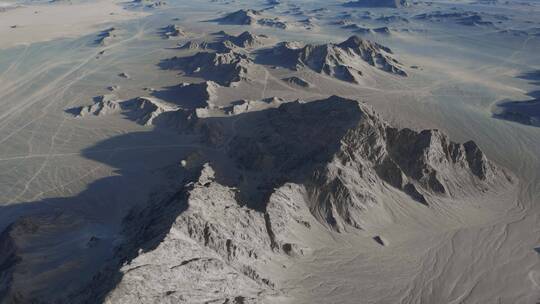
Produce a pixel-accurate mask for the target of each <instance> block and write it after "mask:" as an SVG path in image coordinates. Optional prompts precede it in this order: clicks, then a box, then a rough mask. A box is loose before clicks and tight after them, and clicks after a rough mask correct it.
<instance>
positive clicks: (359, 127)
mask: <svg viewBox="0 0 540 304" xmlns="http://www.w3.org/2000/svg"><path fill="white" fill-rule="evenodd" d="M190 119H191V120H194V121H192V122H190V124H189V125H190V127H189V129H188V130H183V132H192V133H193V134H194V135H195V134H196V135H197V136H198V137H199V138H200V142H199V143H198V144H197V145H194V146H193V147H192V148H190V149H189V152H188V153H187V154H184V156H185V160H186V163H185V165H184V167H183V168H180V169H178V168H177V169H174V170H173V171H175V172H176V171H178V172H177V173H175V174H173V175H172V177H173V181H171V182H170V184H171V185H172V186H171V187H170V188H169V189H168V190H167V191H164V192H161V193H160V194H159V195H157V196H153V197H150V198H149V202H148V204H145V205H143V206H140V207H135V208H133V209H132V211H131V212H130V213H129V215H128V216H127V217H126V218H125V219H124V222H123V227H122V229H121V234H120V235H121V237H119V238H118V239H117V240H116V241H114V242H111V241H104V240H101V239H100V238H99V237H89V238H87V239H84V243H85V245H84V246H85V248H86V250H90V251H92V250H97V249H94V248H103V247H102V246H103V244H107V245H108V246H113V247H114V250H113V253H112V256H111V257H110V258H109V259H108V261H106V262H104V261H101V262H100V263H98V264H96V265H95V267H96V268H95V270H99V272H98V273H97V274H93V273H92V272H86V274H87V275H92V276H93V277H86V278H84V280H82V281H83V282H86V283H85V284H82V285H81V286H80V287H79V288H78V289H76V290H75V291H74V290H73V289H69V290H68V291H66V293H64V294H63V293H62V292H59V293H58V294H57V297H56V298H57V302H58V303H89V302H92V303H95V302H101V301H105V302H106V303H132V302H133V301H135V299H137V298H139V297H143V298H145V299H146V298H154V299H155V298H156V297H158V298H162V299H168V301H169V300H174V299H175V300H177V301H187V302H190V300H189V299H191V300H193V301H203V300H205V299H207V296H208V293H207V291H206V290H205V291H200V292H194V291H193V290H194V289H190V284H192V282H189V278H190V277H193V276H194V275H195V276H197V277H198V278H199V284H200V283H201V282H204V284H206V285H207V286H208V288H211V289H214V288H216V290H219V291H218V292H216V293H215V294H213V297H215V298H219V299H222V300H223V301H226V300H227V299H229V300H230V299H235V298H237V297H242V298H243V299H245V300H246V301H248V300H249V301H255V302H256V301H257V299H259V297H260V296H261V295H264V294H273V293H278V291H277V289H276V288H277V287H276V285H275V282H274V279H273V278H272V277H271V275H270V274H268V273H266V272H264V267H267V265H269V264H272V263H278V264H279V259H280V258H283V257H284V256H285V257H289V256H295V255H301V254H303V250H304V249H305V245H304V244H303V241H302V240H300V239H296V238H295V237H293V236H292V235H291V234H290V231H304V232H305V233H313V232H311V230H312V229H313V227H315V226H316V225H319V226H320V225H323V226H326V227H329V228H331V229H333V230H335V231H347V230H355V229H363V228H364V227H363V224H364V223H368V222H369V221H370V219H369V217H367V216H366V214H367V213H366V211H369V209H370V208H371V207H370V206H373V204H380V203H382V201H383V200H384V199H385V198H389V197H390V195H391V194H392V193H397V194H400V195H401V194H402V197H403V199H402V201H400V203H401V204H418V203H421V204H423V205H426V206H429V205H430V203H431V202H432V201H438V200H439V199H441V198H442V199H445V200H448V199H450V200H455V201H461V200H463V199H465V198H467V197H471V196H475V195H479V194H478V193H479V189H481V190H482V191H491V190H492V189H493V187H494V186H495V185H506V184H508V183H509V181H508V180H507V178H506V176H505V174H504V173H503V172H502V171H501V170H500V169H497V168H496V167H495V166H493V165H492V164H491V163H490V162H489V161H488V160H486V158H485V156H484V155H483V153H482V152H481V151H480V150H479V149H478V147H477V146H476V145H475V144H474V143H472V142H469V143H466V144H464V145H461V144H457V143H453V142H451V141H450V140H448V138H447V137H446V136H445V135H444V134H442V133H440V132H438V131H436V130H426V131H422V132H416V131H413V130H409V129H403V130H398V129H395V128H392V127H391V126H389V125H388V124H387V123H386V122H384V121H383V120H382V119H380V118H379V117H378V116H377V115H376V114H375V113H374V112H373V111H372V110H371V109H370V108H369V107H367V106H366V105H363V104H359V103H358V102H356V101H354V100H348V99H343V98H339V97H335V96H333V97H330V98H328V99H323V100H319V101H314V102H309V103H301V102H290V103H284V104H282V105H280V106H279V107H277V108H271V109H267V110H261V111H256V112H247V113H243V114H238V115H234V116H229V117H212V118H196V117H193V118H190ZM132 136H133V135H128V137H132ZM118 140H120V141H121V140H122V139H121V138H118V139H115V141H118ZM108 145H110V143H108V142H103V143H102V144H100V145H98V146H97V147H95V149H98V150H99V149H100V148H101V147H103V146H108ZM88 156H89V157H92V154H90V153H89V154H88ZM180 177H182V178H180ZM458 190H459V191H458ZM61 201H63V203H68V202H69V199H63V200H61ZM425 208H427V207H425ZM71 218H72V219H77V217H75V216H71ZM62 219H63V217H61V216H54V215H49V214H47V213H41V212H40V213H39V214H38V215H36V216H29V217H26V218H24V219H20V220H18V221H16V222H15V223H14V224H12V225H10V226H9V227H7V228H6V229H5V230H4V232H3V233H2V235H1V239H0V245H1V246H2V253H3V254H2V255H1V256H0V257H1V258H2V260H1V261H0V265H2V269H4V273H5V274H6V276H4V277H3V282H4V283H5V284H4V286H6V288H5V289H4V290H3V291H2V292H3V295H4V299H11V300H13V301H15V300H17V301H22V302H29V301H33V300H34V299H36V298H34V297H36V296H37V295H38V294H39V293H37V294H25V293H24V290H19V289H18V288H20V285H16V284H15V285H14V283H13V278H14V277H13V274H16V273H18V272H21V271H24V269H25V265H26V264H25V263H27V262H28V260H27V258H28V255H25V252H26V251H27V250H29V248H31V246H32V245H33V244H38V243H40V242H41V243H42V244H47V243H43V242H42V240H46V239H47V237H48V235H49V234H48V232H47V231H42V230H43V229H44V228H43V227H51V228H48V229H49V230H50V229H53V230H54V229H62V231H64V232H63V234H60V236H62V235H69V233H67V232H66V227H71V226H69V225H67V223H64V221H63V220H62ZM81 221H82V223H83V224H77V225H82V226H83V227H84V226H85V225H91V224H92V222H91V221H89V220H88V219H81ZM88 221H89V222H88ZM59 223H64V224H65V225H64V224H63V225H60V226H59ZM84 223H87V224H84ZM75 224H76V221H75V222H72V223H71V225H75ZM33 227H35V228H33ZM55 227H61V228H55ZM68 230H69V229H68ZM71 230H73V231H79V230H77V229H71ZM66 233H67V234H66ZM76 236H77V234H75V235H73V236H72V237H71V238H68V237H66V238H65V239H62V238H59V239H58V241H57V242H59V243H57V244H60V245H55V246H60V247H58V248H66V249H69V248H71V247H72V246H75V247H76V248H78V246H79V245H78V243H73V242H72V239H73V238H76ZM381 242H382V241H381ZM112 244H115V245H112ZM45 246H46V245H45ZM49 246H52V245H49ZM58 248H56V249H54V250H48V252H49V253H50V254H51V256H50V257H49V260H51V259H54V258H55V255H61V251H59V250H57V249H58ZM109 248H110V247H109ZM45 249H47V248H46V247H45V248H44V250H45ZM49 249H50V248H49ZM280 256H281V257H280ZM278 257H280V258H278ZM81 259H82V261H79V263H83V264H84V262H85V259H89V257H81ZM32 262H33V263H38V264H39V263H43V262H39V261H32ZM86 262H87V261H86ZM51 271H52V270H51ZM66 271H67V273H68V274H69V273H73V272H75V273H76V272H77V268H76V267H75V268H73V269H71V270H69V268H68V269H67V270H66ZM52 273H54V272H52ZM94 273H95V272H94ZM231 273H232V274H234V276H233V277H234V279H232V277H231ZM141 277H145V278H152V279H149V280H146V279H145V280H141V279H140V278H141ZM174 278H176V279H174ZM228 280H232V281H228ZM159 282H161V283H159ZM220 282H221V283H220ZM223 282H228V283H223ZM220 284H228V285H227V286H228V287H227V288H224V289H223V288H218V286H222V285H220ZM186 290H190V294H189V299H187V300H186V298H185V297H186V294H185V291H186ZM43 292H46V291H45V290H44V291H43ZM182 299H183V300H182ZM249 301H248V302H249Z"/></svg>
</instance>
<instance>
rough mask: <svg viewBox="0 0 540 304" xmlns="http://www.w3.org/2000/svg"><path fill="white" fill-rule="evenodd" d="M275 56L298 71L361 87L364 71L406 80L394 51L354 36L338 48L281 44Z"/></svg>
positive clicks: (327, 45) (328, 45)
mask: <svg viewBox="0 0 540 304" xmlns="http://www.w3.org/2000/svg"><path fill="white" fill-rule="evenodd" d="M273 54H274V55H275V56H280V57H281V58H282V59H283V61H284V62H285V64H287V65H289V66H292V67H293V68H296V69H299V68H302V67H307V68H310V69H312V70H314V71H316V72H318V73H323V74H326V75H328V76H331V77H335V78H337V79H339V80H343V81H347V82H352V83H359V82H361V78H362V75H363V73H364V72H365V70H366V69H367V68H368V67H369V66H371V67H374V68H377V69H379V70H382V71H385V72H388V73H391V74H395V75H399V76H407V73H406V72H405V70H404V68H403V67H402V66H401V64H400V63H399V62H398V61H397V60H396V59H394V58H393V57H392V51H391V50H390V49H389V48H387V47H385V46H382V45H380V44H377V43H375V42H371V41H369V40H364V39H361V38H360V37H358V36H352V37H350V38H349V39H347V40H346V41H344V42H342V43H339V44H322V45H313V44H308V45H298V44H292V43H282V44H280V45H278V46H277V47H275V48H274V50H273Z"/></svg>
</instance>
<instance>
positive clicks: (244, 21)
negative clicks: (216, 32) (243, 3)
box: [214, 9, 262, 25]
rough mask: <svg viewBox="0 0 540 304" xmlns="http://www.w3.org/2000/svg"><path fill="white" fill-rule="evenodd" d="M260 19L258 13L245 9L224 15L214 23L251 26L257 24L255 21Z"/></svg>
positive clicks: (260, 14)
mask: <svg viewBox="0 0 540 304" xmlns="http://www.w3.org/2000/svg"><path fill="white" fill-rule="evenodd" d="M261 17H262V13H261V12H260V11H256V10H252V9H247V10H243V9H242V10H238V11H235V12H232V13H230V14H227V15H225V16H224V17H222V18H219V19H216V20H214V21H216V22H219V23H221V24H233V25H253V24H256V23H257V20H258V19H259V18H261Z"/></svg>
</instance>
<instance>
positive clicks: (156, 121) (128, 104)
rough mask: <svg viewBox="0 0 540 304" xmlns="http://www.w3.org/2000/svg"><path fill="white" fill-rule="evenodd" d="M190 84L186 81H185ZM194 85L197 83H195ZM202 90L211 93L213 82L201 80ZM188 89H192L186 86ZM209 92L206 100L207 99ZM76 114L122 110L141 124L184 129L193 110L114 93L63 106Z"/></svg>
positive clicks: (193, 116) (191, 119) (150, 99)
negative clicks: (118, 95) (88, 103)
mask: <svg viewBox="0 0 540 304" xmlns="http://www.w3.org/2000/svg"><path fill="white" fill-rule="evenodd" d="M185 86H186V87H188V88H189V87H190V86H189V85H185ZM195 86H196V87H198V86H201V85H195ZM202 86H204V87H205V89H206V93H208V94H210V95H211V94H212V93H213V91H212V90H213V89H214V88H213V84H209V85H207V84H203V85H202ZM190 91H192V90H191V89H190ZM210 95H209V99H208V101H211V98H210V97H211V96H210ZM66 112H68V113H71V114H72V115H74V116H75V117H77V118H83V117H88V116H104V115H112V114H122V115H125V116H126V117H127V118H128V119H130V120H133V121H135V122H137V123H138V124H141V125H144V126H156V127H167V128H172V129H177V130H180V131H182V132H184V131H185V130H186V129H187V128H188V127H189V126H190V125H191V124H192V123H193V122H194V121H196V113H195V111H194V109H192V108H186V109H184V108H180V107H178V106H174V105H171V104H167V103H165V102H163V101H160V100H158V99H156V98H150V97H137V98H134V99H129V100H118V99H117V98H116V96H114V95H103V96H98V97H97V98H96V99H95V101H94V104H92V105H88V106H82V107H77V108H72V109H68V110H66Z"/></svg>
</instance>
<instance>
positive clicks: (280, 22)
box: [212, 9, 313, 29]
mask: <svg viewBox="0 0 540 304" xmlns="http://www.w3.org/2000/svg"><path fill="white" fill-rule="evenodd" d="M212 21H214V22H218V23H220V24H229V25H250V26H254V25H257V26H265V27H273V28H279V29H289V28H292V27H295V26H296V27H303V28H306V29H311V28H313V24H309V22H307V23H306V22H300V23H295V22H292V23H291V22H289V21H287V20H284V19H282V18H279V17H272V16H268V15H266V14H263V12H262V11H257V10H252V9H246V10H244V9H241V10H238V11H235V12H232V13H230V14H227V15H225V16H223V17H221V18H218V19H215V20H212Z"/></svg>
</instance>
